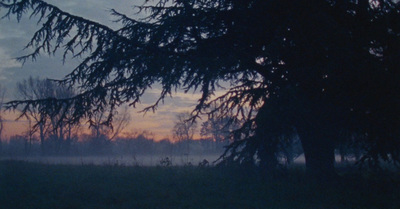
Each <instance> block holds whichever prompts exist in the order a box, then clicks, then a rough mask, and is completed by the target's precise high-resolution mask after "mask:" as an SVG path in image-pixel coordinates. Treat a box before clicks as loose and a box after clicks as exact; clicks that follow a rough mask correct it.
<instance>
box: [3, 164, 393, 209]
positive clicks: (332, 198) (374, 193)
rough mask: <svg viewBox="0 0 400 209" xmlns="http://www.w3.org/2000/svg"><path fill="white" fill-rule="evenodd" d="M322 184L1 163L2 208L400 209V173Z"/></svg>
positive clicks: (229, 173) (256, 175) (220, 173)
mask: <svg viewBox="0 0 400 209" xmlns="http://www.w3.org/2000/svg"><path fill="white" fill-rule="evenodd" d="M341 176H342V178H341V179H340V180H335V181H334V182H331V181H325V182H321V181H315V180H313V179H309V178H307V177H306V176H305V175H304V172H303V170H302V169H301V168H293V169H290V170H286V171H282V172H281V173H280V174H278V175H275V176H273V177H270V176H267V175H265V174H262V173H260V172H258V171H257V170H254V169H243V168H226V167H225V168H219V167H197V166H181V167H161V166H153V167H144V166H141V167H138V166H120V165H117V166H116V165H103V166H98V165H48V164H39V163H32V162H21V161H0V208H10V209H11V208H13V209H18V208H52V209H54V208H96V209H97V208H141V209H142V208H213V209H217V208H229V209H231V208H279V209H280V208H307V209H309V208H324V209H325V208H340V209H343V208H352V209H354V208H385V209H390V208H393V209H395V208H400V180H399V178H398V174H396V173H385V174H384V173H381V174H379V175H378V174H371V173H366V172H363V173H361V172H358V171H355V172H349V171H346V173H342V174H341Z"/></svg>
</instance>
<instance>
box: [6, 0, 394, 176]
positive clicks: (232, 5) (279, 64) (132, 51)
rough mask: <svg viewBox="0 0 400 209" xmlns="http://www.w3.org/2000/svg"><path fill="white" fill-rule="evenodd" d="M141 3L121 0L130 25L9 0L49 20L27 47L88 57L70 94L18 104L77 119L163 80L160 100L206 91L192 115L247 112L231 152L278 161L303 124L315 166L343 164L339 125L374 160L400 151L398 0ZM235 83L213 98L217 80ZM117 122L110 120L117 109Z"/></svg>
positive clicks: (10, 7)
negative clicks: (337, 160) (285, 141)
mask: <svg viewBox="0 0 400 209" xmlns="http://www.w3.org/2000/svg"><path fill="white" fill-rule="evenodd" d="M145 2H146V4H144V5H142V6H138V7H137V8H139V9H140V10H141V11H145V12H147V13H146V14H148V16H146V17H145V18H144V19H131V18H129V17H128V16H126V15H124V14H121V13H118V12H117V11H115V10H112V14H113V15H114V16H116V17H117V18H118V20H119V22H120V23H122V24H123V26H122V27H121V28H120V29H118V30H113V29H111V28H109V27H107V26H104V25H101V24H99V23H96V22H93V21H90V20H87V19H84V18H82V17H78V16H74V15H72V14H69V13H67V12H64V11H62V10H60V9H59V8H57V7H55V6H52V5H50V4H47V3H46V2H44V1H41V0H13V1H11V0H2V1H1V8H4V9H6V10H7V11H8V14H7V16H13V15H15V16H16V17H17V18H18V19H20V18H21V16H22V15H25V14H26V13H30V14H32V15H33V16H39V18H40V21H42V22H43V24H42V26H41V27H40V29H39V30H38V31H37V32H36V33H35V34H34V36H33V38H32V40H31V42H30V43H29V44H28V47H33V48H34V49H35V50H34V52H33V53H32V54H29V55H27V56H24V57H21V58H20V60H21V61H25V60H27V59H36V58H37V57H38V55H39V54H41V53H49V54H52V53H53V52H54V51H56V50H62V51H63V52H64V54H65V55H68V54H72V55H73V56H76V57H81V56H82V57H83V61H82V62H81V64H80V65H79V66H78V67H76V68H75V69H74V70H73V71H72V73H70V74H69V75H67V76H66V77H65V79H64V80H63V81H61V82H63V83H66V84H68V85H78V87H79V92H81V93H80V94H78V95H77V96H75V97H73V98H70V99H63V100H55V99H47V100H45V101H44V100H41V101H15V102H12V103H10V106H12V107H17V106H19V105H26V106H37V105H38V104H39V103H45V104H46V105H48V106H51V107H52V108H61V107H67V108H70V109H72V110H73V116H74V117H73V119H74V120H73V121H75V122H77V121H79V120H80V119H81V118H84V117H85V118H88V119H89V120H91V119H92V116H93V115H95V113H96V112H98V111H102V110H104V109H107V108H111V109H113V108H116V107H117V106H119V105H121V104H122V103H129V104H130V105H132V106H135V104H137V103H138V102H140V98H141V97H142V95H143V94H144V93H145V92H146V90H147V89H148V88H150V87H152V86H154V85H156V84H157V85H160V86H161V87H162V91H161V93H160V96H159V100H158V101H157V102H156V103H155V104H154V105H153V106H151V107H148V108H147V109H146V110H155V109H156V107H157V106H158V105H159V103H160V102H161V101H162V100H163V99H164V98H165V96H168V95H170V94H173V92H174V90H177V89H184V90H185V91H186V92H188V91H191V90H199V91H201V92H202V97H201V98H200V99H199V101H198V104H197V106H196V108H195V111H194V116H196V115H197V114H200V113H203V112H206V110H207V108H208V107H210V106H211V104H213V103H217V104H218V108H217V109H218V111H221V112H223V114H222V115H221V117H223V115H224V114H233V115H234V116H235V117H237V118H239V119H240V120H243V121H245V122H244V123H243V124H242V127H241V128H240V129H239V130H237V131H235V132H234V133H233V134H234V136H235V137H236V141H235V142H234V143H232V144H231V146H230V147H229V149H228V150H227V152H226V153H225V154H226V155H229V154H231V156H232V158H231V159H233V160H235V161H238V162H250V163H254V162H253V159H255V158H258V159H259V160H260V161H261V163H260V165H262V166H264V167H266V168H273V167H274V166H276V164H277V161H276V156H275V152H276V150H277V140H279V138H281V136H282V135H284V134H287V133H292V132H293V131H295V132H296V133H297V134H298V135H299V137H300V140H301V142H302V145H303V149H304V152H305V157H306V166H307V170H308V171H310V172H311V173H313V174H317V175H327V174H332V173H334V145H335V141H336V139H337V138H338V137H340V136H341V135H340V133H344V132H354V133H357V134H358V135H359V136H360V137H359V138H360V140H365V141H368V142H369V149H368V150H367V151H368V152H367V153H365V155H364V156H365V159H372V161H371V162H379V159H381V158H383V159H386V160H394V161H395V162H398V160H399V154H398V152H399V140H398V137H399V130H400V129H399V124H400V122H399V118H400V110H399V108H400V105H399V101H400V100H399V94H398V92H399V90H400V88H399V83H400V82H399V81H400V78H399V73H398V71H399V62H398V61H396V60H399V49H400V41H399V37H400V27H399V23H400V21H399V19H400V17H399V5H398V4H397V3H395V2H393V1H390V0H374V1H371V0H359V1H350V0H348V1H346V0H336V1H335V0H297V1H292V0H215V1H208V0H158V1H156V2H155V4H152V3H151V4H150V3H149V1H145ZM221 82H223V83H228V84H229V86H228V90H227V93H226V94H224V95H222V96H221V97H218V98H216V99H214V98H213V94H214V92H215V91H216V90H217V89H218V87H219V85H220V84H221ZM110 113H111V114H110V115H109V117H107V118H108V121H109V122H110V123H111V122H112V116H113V115H112V111H110Z"/></svg>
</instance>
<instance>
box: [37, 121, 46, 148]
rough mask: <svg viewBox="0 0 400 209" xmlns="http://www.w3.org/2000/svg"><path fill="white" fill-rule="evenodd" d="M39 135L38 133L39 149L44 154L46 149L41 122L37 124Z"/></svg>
mask: <svg viewBox="0 0 400 209" xmlns="http://www.w3.org/2000/svg"><path fill="white" fill-rule="evenodd" d="M39 135H40V149H41V152H42V155H44V154H45V152H46V150H45V147H44V125H43V124H42V123H40V124H39Z"/></svg>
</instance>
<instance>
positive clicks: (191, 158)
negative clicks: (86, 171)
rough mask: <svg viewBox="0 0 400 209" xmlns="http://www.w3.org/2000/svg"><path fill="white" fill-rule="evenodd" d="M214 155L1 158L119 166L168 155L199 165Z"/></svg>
mask: <svg viewBox="0 0 400 209" xmlns="http://www.w3.org/2000/svg"><path fill="white" fill-rule="evenodd" d="M219 156H220V155H219V154H213V155H210V154H208V155H131V156H128V155H109V156H85V155H84V156H15V157H0V161H1V160H14V161H26V162H35V163H43V164H51V165H119V166H158V165H160V161H162V160H163V159H166V158H167V157H168V159H169V161H170V162H171V164H172V165H174V166H182V165H187V164H192V165H198V164H199V162H202V161H203V160H207V161H208V162H209V163H210V164H211V163H212V162H214V161H215V160H217V159H218V158H219Z"/></svg>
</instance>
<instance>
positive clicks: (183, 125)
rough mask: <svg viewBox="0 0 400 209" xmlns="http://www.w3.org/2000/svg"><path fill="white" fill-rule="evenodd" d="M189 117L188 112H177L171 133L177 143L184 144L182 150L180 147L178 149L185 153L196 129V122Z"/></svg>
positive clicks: (187, 151)
mask: <svg viewBox="0 0 400 209" xmlns="http://www.w3.org/2000/svg"><path fill="white" fill-rule="evenodd" d="M190 118H191V116H190V113H189V112H184V113H179V114H178V115H177V116H176V121H175V125H174V127H173V129H172V134H173V136H174V138H175V139H177V140H178V143H179V144H180V145H185V148H184V150H183V149H181V150H180V151H183V152H184V153H185V154H187V155H188V154H189V151H190V150H189V147H190V141H192V140H193V136H194V134H195V132H196V129H197V122H196V121H192V120H190ZM181 148H182V147H181Z"/></svg>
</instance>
